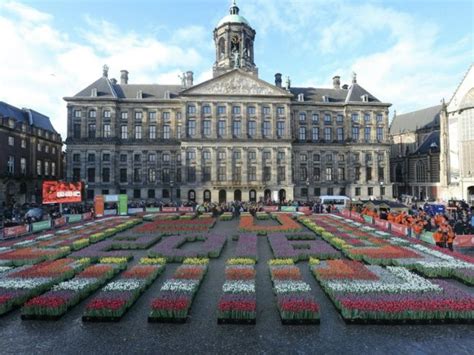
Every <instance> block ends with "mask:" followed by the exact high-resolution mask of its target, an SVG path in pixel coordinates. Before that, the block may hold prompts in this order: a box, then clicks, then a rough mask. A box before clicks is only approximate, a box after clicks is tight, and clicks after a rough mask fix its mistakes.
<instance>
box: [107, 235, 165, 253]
mask: <svg viewBox="0 0 474 355" xmlns="http://www.w3.org/2000/svg"><path fill="white" fill-rule="evenodd" d="M160 239H161V236H159V235H158V236H157V235H153V236H150V235H147V236H116V237H114V238H113V239H112V245H111V248H112V249H113V250H129V249H148V248H149V247H151V246H152V245H153V244H155V243H156V242H158V241H159V240H160Z"/></svg>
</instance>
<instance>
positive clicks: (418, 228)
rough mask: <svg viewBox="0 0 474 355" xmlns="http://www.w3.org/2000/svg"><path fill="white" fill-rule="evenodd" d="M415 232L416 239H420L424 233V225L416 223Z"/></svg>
mask: <svg viewBox="0 0 474 355" xmlns="http://www.w3.org/2000/svg"><path fill="white" fill-rule="evenodd" d="M413 232H415V237H416V239H420V235H421V232H423V225H422V224H420V223H416V224H415V225H414V226H413Z"/></svg>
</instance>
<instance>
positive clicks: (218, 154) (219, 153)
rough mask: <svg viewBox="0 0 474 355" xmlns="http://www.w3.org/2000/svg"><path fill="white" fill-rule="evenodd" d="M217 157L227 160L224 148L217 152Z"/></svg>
mask: <svg viewBox="0 0 474 355" xmlns="http://www.w3.org/2000/svg"><path fill="white" fill-rule="evenodd" d="M217 159H219V160H225V151H224V150H219V151H218V152H217Z"/></svg>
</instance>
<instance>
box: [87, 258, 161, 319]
mask: <svg viewBox="0 0 474 355" xmlns="http://www.w3.org/2000/svg"><path fill="white" fill-rule="evenodd" d="M160 261H161V262H163V261H164V260H163V259H161V260H160ZM164 268H165V264H162V263H158V262H157V263H151V262H149V261H148V262H146V263H145V264H139V265H135V266H133V267H132V268H130V269H129V270H127V271H125V272H123V273H122V274H121V275H120V278H119V279H118V280H115V281H112V282H110V283H108V284H107V285H106V286H105V287H103V288H102V289H101V291H100V292H99V294H98V295H97V296H95V297H94V298H93V299H92V300H91V301H90V302H89V303H88V304H87V306H86V310H85V312H84V315H83V316H82V320H83V321H93V322H104V321H113V322H117V321H119V320H120V319H121V318H122V317H123V315H124V314H125V312H127V310H128V309H129V308H130V307H131V306H132V305H133V304H134V303H135V302H136V300H137V299H138V298H139V297H140V296H141V294H142V293H143V292H144V291H145V290H146V289H147V288H148V286H150V285H151V284H152V283H153V281H154V280H155V279H156V278H157V277H158V276H159V275H160V274H161V273H162V272H163V270H164Z"/></svg>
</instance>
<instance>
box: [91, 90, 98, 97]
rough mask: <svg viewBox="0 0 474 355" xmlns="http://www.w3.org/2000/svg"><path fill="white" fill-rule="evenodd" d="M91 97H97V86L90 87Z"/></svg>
mask: <svg viewBox="0 0 474 355" xmlns="http://www.w3.org/2000/svg"><path fill="white" fill-rule="evenodd" d="M91 97H97V88H92V90H91Z"/></svg>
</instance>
